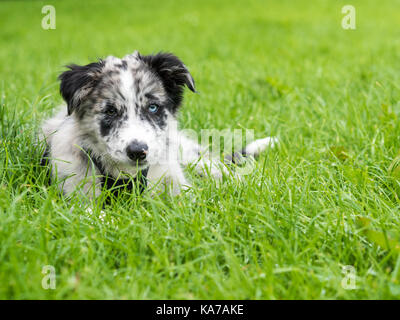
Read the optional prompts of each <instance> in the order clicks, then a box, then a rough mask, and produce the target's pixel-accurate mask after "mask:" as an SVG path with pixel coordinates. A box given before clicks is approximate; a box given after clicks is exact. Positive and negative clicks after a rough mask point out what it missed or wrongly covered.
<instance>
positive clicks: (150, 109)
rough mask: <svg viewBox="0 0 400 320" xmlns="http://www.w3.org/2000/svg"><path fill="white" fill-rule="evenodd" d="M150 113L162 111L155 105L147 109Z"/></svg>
mask: <svg viewBox="0 0 400 320" xmlns="http://www.w3.org/2000/svg"><path fill="white" fill-rule="evenodd" d="M147 109H148V110H149V112H150V113H157V111H158V110H159V109H160V107H159V106H158V105H156V104H154V103H152V104H151V105H149V106H148V108H147Z"/></svg>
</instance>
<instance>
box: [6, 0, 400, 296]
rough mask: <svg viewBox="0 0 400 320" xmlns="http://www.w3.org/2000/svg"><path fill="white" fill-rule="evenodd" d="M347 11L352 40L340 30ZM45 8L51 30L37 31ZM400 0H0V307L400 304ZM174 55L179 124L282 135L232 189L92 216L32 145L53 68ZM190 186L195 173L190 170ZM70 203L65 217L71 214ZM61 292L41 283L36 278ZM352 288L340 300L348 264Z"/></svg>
mask: <svg viewBox="0 0 400 320" xmlns="http://www.w3.org/2000/svg"><path fill="white" fill-rule="evenodd" d="M349 2H351V3H350V4H352V5H354V6H355V8H356V10H357V29H356V30H352V31H345V30H343V29H342V28H341V19H342V17H343V15H342V14H341V8H342V6H343V5H345V4H348V3H349ZM44 4H53V5H54V6H55V8H56V10H57V28H56V30H43V29H42V28H41V19H42V17H43V15H42V14H41V8H42V6H43V5H44ZM399 9H400V2H399V1H394V0H382V1H379V3H378V2H377V1H373V0H363V1H361V0H353V1H322V0H321V1H313V2H312V3H310V1H306V0H304V1H303V0H302V1H288V0H279V1H278V0H277V1H264V0H263V1H233V0H223V1H211V0H210V1H207V2H206V1H202V2H201V3H198V2H194V1H187V0H185V1H183V0H182V1H176V2H172V1H149V0H146V1H104V0H102V1H99V0H96V1H46V2H42V1H14V2H13V1H1V2H0V47H1V50H0V75H1V78H0V144H1V148H0V298H2V299H7V298H8V299H65V298H69V299H84V298H90V299H102V298H105V299H114V298H116V299H230V298H232V299H381V298H382V299H391V298H399V297H400V282H399V281H400V246H399V243H400V242H399V241H400V231H399V226H400V212H399V207H400V200H399V196H400V184H399V181H400V166H397V164H398V163H399V162H400V160H399V159H398V158H397V156H398V154H399V150H400V140H399V132H400V131H399V130H400V122H399V116H400V103H399V98H400V91H399V86H400V71H399V70H400V10H399ZM135 49H138V50H139V51H140V52H141V53H143V54H148V53H152V52H157V51H160V50H163V51H172V52H174V53H175V54H177V55H178V56H179V57H181V58H182V60H183V61H184V62H185V63H186V65H187V66H188V67H189V68H190V70H191V72H192V74H193V76H194V78H195V80H196V83H197V88H198V90H199V91H200V92H201V94H199V95H193V94H191V93H187V94H186V96H185V104H184V107H183V108H182V110H181V116H180V117H181V123H182V127H183V128H193V129H195V130H196V131H200V130H201V129H203V128H217V129H225V128H231V129H235V128H249V129H254V130H255V132H256V135H257V137H263V136H265V135H276V136H279V138H280V140H281V144H280V147H279V148H277V149H276V150H273V151H270V152H266V153H264V154H263V155H262V156H261V157H260V159H259V160H258V162H257V163H258V165H257V167H256V169H255V170H254V172H253V173H252V174H250V175H248V176H246V177H245V179H244V181H243V182H240V183H238V182H235V181H234V180H230V179H226V180H225V181H224V183H223V184H222V185H221V186H220V187H217V186H216V185H215V182H214V181H213V180H212V179H211V178H204V179H199V178H196V177H192V179H194V181H195V186H196V187H195V189H194V190H193V192H192V194H190V195H189V194H184V195H182V196H179V197H176V198H168V197H166V198H165V197H164V198H161V197H155V198H152V197H150V196H148V195H147V194H143V195H142V196H138V197H128V196H124V197H122V198H121V199H119V200H118V201H116V202H114V203H113V204H112V205H111V206H110V207H107V209H106V217H105V221H102V220H101V219H100V218H98V214H99V212H98V210H96V212H95V214H94V215H89V214H88V213H86V212H85V211H84V210H83V209H80V208H79V206H78V202H79V201H80V199H78V198H74V199H72V200H71V201H67V200H66V199H64V198H63V197H61V196H60V195H59V193H58V192H57V189H56V188H55V187H54V186H50V187H49V186H47V185H46V179H45V175H46V171H45V169H44V168H41V167H40V166H39V165H38V162H39V158H40V155H41V154H40V153H41V147H35V146H34V145H35V143H36V141H37V130H38V128H39V126H40V122H41V121H42V120H43V119H44V118H46V117H47V116H49V115H50V114H51V113H52V112H53V110H54V108H55V107H56V106H57V105H58V104H60V103H61V98H60V95H59V93H58V82H57V79H56V78H57V75H58V74H59V73H60V71H62V70H63V67H62V66H63V65H65V64H67V63H70V62H75V63H81V64H84V63H89V62H91V61H92V60H94V59H96V58H98V57H105V56H107V55H115V56H123V55H125V54H127V53H130V52H132V51H133V50H135ZM188 174H189V175H190V172H189V173H188ZM72 206H74V208H73V209H71V208H72ZM45 265H52V266H54V267H55V269H56V274H57V287H56V289H55V290H44V289H43V288H42V286H41V282H42V278H43V274H42V273H41V271H42V268H43V266H45ZM345 265H352V266H354V268H355V270H356V272H357V279H356V280H357V282H356V285H357V288H356V289H355V290H345V289H344V288H343V287H342V285H341V282H342V278H343V277H344V274H343V273H342V267H343V266H345Z"/></svg>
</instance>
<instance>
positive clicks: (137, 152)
mask: <svg viewBox="0 0 400 320" xmlns="http://www.w3.org/2000/svg"><path fill="white" fill-rule="evenodd" d="M148 150H149V148H148V146H147V144H145V143H142V142H139V141H133V142H131V143H130V144H129V145H128V147H127V148H126V154H127V155H128V157H129V158H130V159H131V160H144V159H146V156H147V152H148Z"/></svg>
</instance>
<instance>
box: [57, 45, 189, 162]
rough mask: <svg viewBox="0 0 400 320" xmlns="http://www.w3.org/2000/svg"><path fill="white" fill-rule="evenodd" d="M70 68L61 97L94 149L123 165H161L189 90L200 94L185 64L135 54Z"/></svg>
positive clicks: (169, 57)
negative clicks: (172, 129)
mask: <svg viewBox="0 0 400 320" xmlns="http://www.w3.org/2000/svg"><path fill="white" fill-rule="evenodd" d="M68 68H69V70H68V71H65V72H64V73H62V74H61V75H60V77H59V79H60V80H61V86H60V91H61V95H62V96H63V98H64V99H65V101H66V102H67V105H68V114H69V115H70V116H73V117H75V118H76V120H77V123H78V126H79V130H80V131H81V133H82V136H83V138H84V139H85V141H87V143H89V144H90V147H91V148H92V149H95V150H94V151H95V152H96V153H97V154H100V155H107V156H108V157H110V158H111V160H113V161H114V162H115V163H117V164H121V165H123V166H131V165H132V166H137V165H138V166H139V167H144V166H146V165H147V164H149V163H156V162H157V161H160V157H162V156H163V155H164V154H165V150H166V148H167V141H168V137H167V135H168V127H169V126H170V125H172V124H173V123H174V120H175V115H176V112H177V110H178V108H179V106H180V104H181V103H182V94H183V88H184V86H185V85H186V86H187V87H188V88H189V89H190V90H191V91H193V92H195V86H194V80H193V78H192V76H191V75H190V73H189V71H188V69H187V68H186V66H185V65H184V64H183V63H182V61H180V60H179V59H178V58H177V57H176V56H174V55H172V54H170V53H158V54H156V55H149V56H142V55H140V54H139V53H138V52H134V53H133V54H131V55H127V56H125V57H124V58H123V59H119V58H116V57H112V56H110V57H108V58H106V59H105V60H101V61H99V62H95V63H91V64H88V65H85V66H78V65H70V66H68Z"/></svg>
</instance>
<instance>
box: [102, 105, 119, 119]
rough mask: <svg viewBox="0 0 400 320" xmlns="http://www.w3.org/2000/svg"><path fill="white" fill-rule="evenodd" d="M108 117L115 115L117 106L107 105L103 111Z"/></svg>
mask: <svg viewBox="0 0 400 320" xmlns="http://www.w3.org/2000/svg"><path fill="white" fill-rule="evenodd" d="M104 113H105V114H106V115H107V116H109V117H115V116H116V115H117V113H118V111H117V108H115V107H114V106H112V105H108V106H107V109H106V111H105V112H104Z"/></svg>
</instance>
